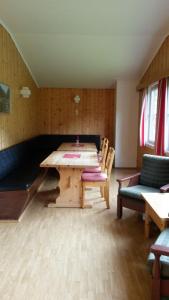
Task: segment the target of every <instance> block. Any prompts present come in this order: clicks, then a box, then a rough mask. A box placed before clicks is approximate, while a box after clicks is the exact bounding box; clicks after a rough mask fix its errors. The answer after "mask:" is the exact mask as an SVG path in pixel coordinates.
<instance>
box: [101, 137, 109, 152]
mask: <svg viewBox="0 0 169 300" xmlns="http://www.w3.org/2000/svg"><path fill="white" fill-rule="evenodd" d="M101 145H102V147H101V155H102V156H103V155H104V150H105V145H107V147H108V145H109V140H108V139H107V138H103V139H102V142H101Z"/></svg>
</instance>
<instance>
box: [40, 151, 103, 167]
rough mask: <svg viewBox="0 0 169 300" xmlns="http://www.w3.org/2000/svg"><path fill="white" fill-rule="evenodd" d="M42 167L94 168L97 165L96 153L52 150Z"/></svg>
mask: <svg viewBox="0 0 169 300" xmlns="http://www.w3.org/2000/svg"><path fill="white" fill-rule="evenodd" d="M40 166H41V167H44V168H54V167H65V168H90V167H93V168H96V167H99V162H98V157H97V153H95V152H87V151H77V152H74V151H72V152H71V151H70V152H69V151H54V152H52V153H51V154H50V155H49V156H48V157H47V158H46V159H45V160H44V161H43V162H42V163H41V164H40Z"/></svg>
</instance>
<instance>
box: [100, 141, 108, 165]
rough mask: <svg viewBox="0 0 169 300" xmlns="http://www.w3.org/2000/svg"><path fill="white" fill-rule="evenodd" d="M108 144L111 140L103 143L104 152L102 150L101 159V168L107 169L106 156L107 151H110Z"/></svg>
mask: <svg viewBox="0 0 169 300" xmlns="http://www.w3.org/2000/svg"><path fill="white" fill-rule="evenodd" d="M108 144H109V142H106V143H104V145H103V152H102V159H101V170H102V171H104V170H105V164H106V157H107V151H108Z"/></svg>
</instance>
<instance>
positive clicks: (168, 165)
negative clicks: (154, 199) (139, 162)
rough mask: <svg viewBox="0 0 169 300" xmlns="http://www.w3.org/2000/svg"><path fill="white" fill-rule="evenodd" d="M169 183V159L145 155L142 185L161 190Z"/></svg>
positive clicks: (141, 177) (141, 178)
mask: <svg viewBox="0 0 169 300" xmlns="http://www.w3.org/2000/svg"><path fill="white" fill-rule="evenodd" d="M168 183H169V157H165V156H157V155H150V154H144V156H143V166H142V170H141V176H140V184H142V185H146V186H151V187H155V188H160V187H162V186H163V185H165V184H168Z"/></svg>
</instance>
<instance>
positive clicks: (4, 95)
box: [0, 83, 10, 113]
mask: <svg viewBox="0 0 169 300" xmlns="http://www.w3.org/2000/svg"><path fill="white" fill-rule="evenodd" d="M0 112H3V113H9V112H10V88H9V86H8V85H6V84H4V83H0Z"/></svg>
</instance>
